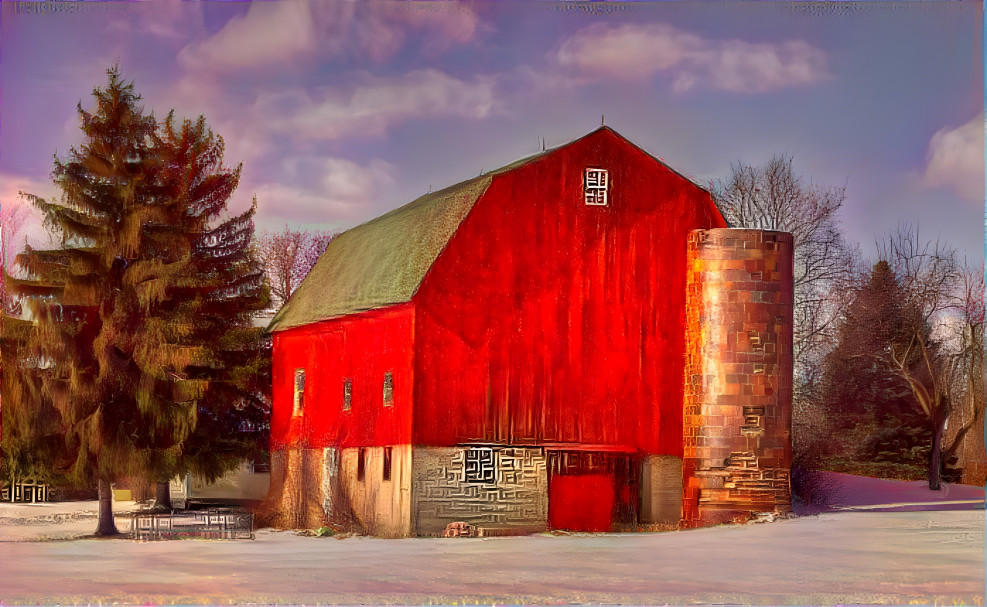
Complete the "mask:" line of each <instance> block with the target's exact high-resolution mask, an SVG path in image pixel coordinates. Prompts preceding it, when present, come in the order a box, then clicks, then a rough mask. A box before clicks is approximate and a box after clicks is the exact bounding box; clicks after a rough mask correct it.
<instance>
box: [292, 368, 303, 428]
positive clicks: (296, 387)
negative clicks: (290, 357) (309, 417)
mask: <svg viewBox="0 0 987 607" xmlns="http://www.w3.org/2000/svg"><path fill="white" fill-rule="evenodd" d="M294 377H295V379H294V383H293V384H292V393H293V409H292V413H291V415H292V417H298V416H300V415H301V414H302V412H303V411H304V409H305V369H295V375H294ZM299 380H301V381H299Z"/></svg>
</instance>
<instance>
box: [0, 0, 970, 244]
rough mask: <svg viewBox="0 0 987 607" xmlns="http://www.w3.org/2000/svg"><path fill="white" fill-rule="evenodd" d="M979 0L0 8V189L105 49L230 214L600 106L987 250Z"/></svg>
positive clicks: (351, 212) (868, 229) (687, 150)
mask: <svg viewBox="0 0 987 607" xmlns="http://www.w3.org/2000/svg"><path fill="white" fill-rule="evenodd" d="M982 7H983V5H982V3H979V2H965V1H956V2H927V3H914V2H894V3H883V2H860V3H843V2H840V3H835V2H834V3H785V2H762V3H742V2H713V1H706V2H699V1H696V2H689V1H683V2H667V3H646V2H624V3H603V2H586V1H582V0H580V1H577V2H570V3H559V2H554V1H551V0H545V1H538V2H535V1H515V2H498V3H495V2H492V1H484V2H479V1H475V2H465V3H457V2H379V1H373V0H368V1H364V2H359V3H357V2H351V1H343V0H310V1H304V0H270V1H264V2H220V1H187V2H186V1H169V0H157V1H154V2H95V3H92V2H65V3H53V2H45V3H40V4H35V3H26V2H3V3H2V8H0V11H2V13H0V57H2V69H0V203H2V204H3V205H4V206H7V207H9V206H11V205H17V204H24V203H23V202H22V201H20V200H19V199H18V196H17V192H18V191H28V192H31V193H34V194H38V195H41V196H51V195H54V194H55V193H56V190H55V188H54V187H53V186H52V184H51V181H50V177H49V174H50V172H51V169H52V167H53V156H54V155H58V156H59V157H62V158H64V157H65V155H66V154H67V152H68V150H69V148H70V147H71V146H73V145H79V144H80V143H81V142H82V132H81V131H80V130H79V119H78V115H77V112H76V105H77V104H78V103H80V102H81V104H82V106H83V107H84V108H92V107H93V98H92V95H91V91H92V89H93V87H95V86H102V85H105V83H106V81H107V78H106V69H107V68H108V67H109V66H112V65H114V64H118V65H119V67H120V70H121V73H122V74H123V76H124V77H125V78H126V79H128V80H133V81H134V84H135V87H136V90H137V91H138V92H139V93H140V94H141V95H142V96H143V100H144V104H145V109H146V111H149V112H150V111H153V112H154V114H155V116H157V117H161V118H163V117H164V116H165V115H166V114H167V113H168V111H169V110H170V109H174V110H175V111H176V113H177V115H178V116H182V117H191V118H194V117H197V116H199V115H200V114H201V115H204V116H205V117H206V120H207V121H208V123H209V125H210V126H211V127H212V128H213V130H214V131H216V132H217V133H218V134H220V135H221V136H222V137H223V138H224V139H225V142H226V156H225V158H226V162H227V163H228V164H230V165H235V164H237V163H240V162H242V163H243V174H242V178H241V181H240V186H239V189H238V190H237V192H236V193H235V194H234V196H233V198H232V199H231V211H233V212H235V211H238V210H242V209H244V208H246V206H247V205H249V202H250V200H251V198H252V197H253V196H255V195H256V197H257V199H258V213H257V226H258V227H259V228H262V229H278V228H281V227H283V226H285V225H290V226H292V227H311V228H318V229H332V230H341V229H345V228H348V227H352V226H354V225H357V224H359V223H362V222H364V221H367V220H369V219H372V218H373V217H376V216H378V215H380V214H382V213H384V212H386V211H388V210H390V209H392V208H395V207H398V206H400V205H402V204H404V203H406V202H409V201H411V200H413V199H414V198H416V197H418V196H420V195H422V194H424V193H426V192H427V191H429V190H430V189H433V190H434V189H440V188H442V187H445V186H447V185H451V184H454V183H457V182H459V181H462V180H464V179H468V178H471V177H474V176H476V175H478V174H479V173H480V172H481V171H489V170H492V169H495V168H497V167H499V166H502V165H505V164H507V163H509V162H511V161H513V160H516V159H518V158H521V157H524V156H527V155H530V154H533V153H535V152H537V151H538V149H539V145H540V144H539V140H540V139H541V138H544V140H545V141H546V143H547V145H548V147H553V146H556V145H561V144H563V143H566V142H567V141H571V140H573V139H576V138H578V137H580V136H582V135H585V134H586V133H588V132H590V131H592V130H593V129H595V128H596V127H598V126H599V125H600V122H601V118H602V117H605V120H606V124H607V125H608V126H610V127H612V128H614V129H616V130H617V131H618V132H620V133H621V134H622V135H624V136H625V137H627V138H628V139H630V140H631V141H633V142H635V143H636V144H638V145H639V146H641V147H642V148H644V149H645V150H647V151H648V152H650V153H651V154H653V155H654V156H657V157H660V158H662V159H663V160H664V161H665V162H666V163H667V164H669V165H670V166H671V167H673V168H674V169H676V170H678V171H679V172H681V173H683V174H685V175H688V176H689V177H690V178H692V179H693V180H694V181H696V182H698V183H701V184H708V183H709V182H710V181H711V180H716V179H724V178H727V177H728V176H729V174H730V169H731V164H732V163H734V164H735V163H738V162H742V163H745V164H750V165H760V164H764V163H766V162H767V161H768V160H770V159H771V157H772V156H773V155H777V154H789V155H791V156H792V157H793V158H794V167H795V169H796V171H797V172H799V173H800V174H801V175H802V176H803V178H804V179H805V180H806V181H807V182H808V181H811V182H812V183H814V184H816V185H819V186H822V187H830V186H844V185H845V186H846V201H845V203H844V206H843V209H842V214H841V220H842V225H843V228H844V233H845V235H846V236H847V238H848V239H849V240H850V241H851V242H855V243H859V244H860V245H861V248H862V251H863V252H864V254H865V255H872V254H873V251H874V242H875V239H877V238H880V237H881V236H882V235H884V234H886V233H888V231H889V230H892V229H895V228H896V227H897V226H898V225H899V224H901V223H907V224H911V225H917V226H918V227H919V229H920V230H921V234H922V236H924V237H926V238H931V239H935V238H937V237H938V238H941V239H943V240H944V241H948V242H949V243H951V244H952V245H954V246H956V247H957V248H958V249H960V251H961V254H963V255H965V256H967V257H968V258H970V259H971V260H974V261H977V262H979V261H980V260H982V258H983V253H984V221H983V219H984V135H983V133H984V87H983V45H982V42H983V19H984V15H983V8H982Z"/></svg>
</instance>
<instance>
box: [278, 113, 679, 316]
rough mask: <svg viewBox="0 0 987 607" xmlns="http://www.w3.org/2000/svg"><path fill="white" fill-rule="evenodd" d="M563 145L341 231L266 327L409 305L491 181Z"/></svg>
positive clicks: (428, 195)
mask: <svg viewBox="0 0 987 607" xmlns="http://www.w3.org/2000/svg"><path fill="white" fill-rule="evenodd" d="M601 129H605V130H610V131H611V132H613V131H612V129H609V127H600V129H597V130H601ZM595 132H596V131H593V132H592V133H590V134H589V135H592V134H593V133H595ZM614 134H616V133H615V132H614ZM589 135H586V136H589ZM617 136H618V137H621V136H620V135H617ZM621 139H623V137H621ZM577 141H578V140H577ZM625 141H626V140H625ZM571 143H574V142H569V143H567V144H564V145H561V146H558V147H555V148H552V149H549V150H547V151H543V152H540V153H538V154H535V155H533V156H528V157H526V158H522V159H520V160H517V161H515V162H512V163H510V164H508V165H506V166H503V167H501V168H499V169H497V170H494V171H490V172H489V173H485V174H484V175H481V176H479V177H474V178H473V179H468V180H466V181H463V182H461V183H457V184H456V185H453V186H450V187H448V188H445V189H443V190H439V191H437V192H430V193H428V194H426V195H424V196H422V197H420V198H418V199H416V200H414V201H412V202H410V203H408V204H406V205H404V206H403V207H400V208H397V209H394V210H393V211H391V212H389V213H386V214H384V215H381V216H380V217H377V218H376V219H372V220H370V221H368V222H367V223H364V224H362V225H359V226H356V227H355V228H352V229H351V230H348V231H346V232H343V233H342V234H340V235H339V236H337V237H336V238H334V239H333V240H332V242H331V243H329V247H328V248H327V249H326V252H325V253H323V254H322V257H320V258H319V261H318V263H316V264H315V267H314V268H312V271H311V272H309V274H308V276H306V277H305V280H303V281H302V284H301V285H299V286H298V289H297V290H295V292H294V293H293V294H292V295H291V297H290V298H289V300H288V303H286V304H285V305H284V307H282V308H281V310H279V311H278V313H277V314H275V315H274V318H273V319H272V320H271V324H270V325H269V326H268V328H267V330H268V331H269V332H272V333H273V332H276V331H284V330H286V329H291V328H293V327H299V326H302V325H307V324H310V323H314V322H318V321H321V320H327V319H330V318H335V317H338V316H344V315H346V314H352V313H354V312H362V311H365V310H373V309H375V308H382V307H385V306H389V305H394V304H398V303H404V302H407V301H410V300H411V298H412V296H414V294H415V291H417V290H418V286H419V285H420V284H421V281H422V279H423V278H425V274H426V273H427V272H428V269H429V268H430V267H432V264H433V263H434V262H435V259H436V258H437V257H438V256H439V253H441V252H442V250H443V249H444V248H445V246H446V244H447V243H448V242H449V239H450V238H452V235H453V234H455V233H456V230H457V229H458V228H459V224H460V223H462V221H463V219H465V218H466V215H467V214H468V213H469V212H470V209H472V208H473V205H474V204H475V203H476V201H477V200H479V199H480V197H481V196H482V195H483V193H484V192H485V191H486V189H487V187H489V186H490V183H491V181H492V180H493V178H494V176H496V175H499V174H503V173H506V172H508V171H512V170H514V169H517V168H520V167H522V166H524V165H527V164H528V163H530V162H533V161H535V160H539V159H541V158H544V157H545V156H547V155H548V154H551V153H552V152H554V151H557V150H559V149H561V148H564V147H566V146H567V145H570V144H571ZM631 145H633V144H631ZM635 147H636V146H635ZM642 151H643V150H642ZM644 153H646V154H647V152H644ZM649 155H650V154H649ZM659 162H660V161H659ZM662 164H664V163H662Z"/></svg>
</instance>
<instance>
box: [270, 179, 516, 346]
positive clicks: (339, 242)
mask: <svg viewBox="0 0 987 607" xmlns="http://www.w3.org/2000/svg"><path fill="white" fill-rule="evenodd" d="M496 172H499V171H495V172H491V173H487V174H485V175H482V176H480V177H476V178H473V179H470V180H467V181H464V182H462V183H458V184H456V185H454V186H450V187H448V188H445V189H443V190H439V191H437V192H431V193H429V194H426V195H424V196H422V197H420V198H418V199H416V200H414V201H412V202H410V203H408V204H406V205H404V206H403V207H400V208H397V209H395V210H393V211H391V212H389V213H386V214H384V215H381V216H380V217H377V218H376V219H373V220H371V221H368V222H367V223H364V224H362V225H359V226H357V227H355V228H353V229H351V230H348V231H346V232H343V233H342V234H340V235H339V236H337V237H336V238H334V239H333V241H332V242H331V243H330V244H329V247H328V248H327V249H326V252H325V253H323V254H322V257H320V258H319V261H318V263H316V264H315V267H314V268H312V271H311V272H309V274H308V276H306V277H305V280H303V281H302V284H301V285H299V286H298V289H297V290H296V291H295V292H294V293H293V294H292V295H291V298H290V299H289V300H288V303H287V304H285V305H284V307H282V308H281V310H280V311H278V313H277V314H275V316H274V318H273V319H272V320H271V324H270V326H269V327H268V331H270V332H275V331H284V330H285V329H290V328H292V327H298V326H301V325H306V324H309V323H313V322H318V321H320V320H326V319H328V318H334V317H337V316H342V315H345V314H352V313H354V312H360V311H363V310H372V309H374V308H380V307H384V306H388V305H393V304H397V303H402V302H406V301H409V300H410V299H411V297H412V296H413V295H414V294H415V291H416V290H417V289H418V285H419V284H421V281H422V279H423V278H424V277H425V273H426V272H428V269H429V268H430V267H431V266H432V263H433V262H434V261H435V259H436V257H438V256H439V253H441V252H442V249H444V248H445V246H446V243H448V242H449V239H450V238H451V237H452V235H453V234H454V233H455V232H456V230H457V229H458V228H459V224H460V223H461V222H462V221H463V219H464V218H465V217H466V215H467V213H469V211H470V209H472V208H473V204H474V203H475V202H476V201H477V200H478V199H479V198H480V196H482V195H483V193H484V192H485V191H486V189H487V187H488V186H489V185H490V182H491V180H492V179H493V175H494V173H496Z"/></svg>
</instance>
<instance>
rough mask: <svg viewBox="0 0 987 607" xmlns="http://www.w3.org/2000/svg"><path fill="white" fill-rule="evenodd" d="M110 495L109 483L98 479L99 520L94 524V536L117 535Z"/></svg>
mask: <svg viewBox="0 0 987 607" xmlns="http://www.w3.org/2000/svg"><path fill="white" fill-rule="evenodd" d="M112 497H113V496H112V494H111V493H110V482H109V481H107V480H104V479H99V519H98V522H97V523H96V535H99V536H106V535H119V533H120V532H119V531H117V525H116V522H115V521H114V520H113V500H112Z"/></svg>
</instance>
